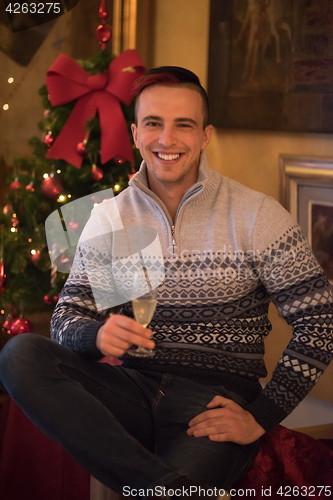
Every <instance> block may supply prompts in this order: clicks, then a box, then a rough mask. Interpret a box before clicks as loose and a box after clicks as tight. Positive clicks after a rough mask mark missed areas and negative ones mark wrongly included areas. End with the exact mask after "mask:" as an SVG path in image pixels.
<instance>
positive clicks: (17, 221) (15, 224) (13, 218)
mask: <svg viewBox="0 0 333 500" xmlns="http://www.w3.org/2000/svg"><path fill="white" fill-rule="evenodd" d="M19 223H20V222H19V220H18V218H17V217H12V226H13V227H17V226H18V225H19Z"/></svg>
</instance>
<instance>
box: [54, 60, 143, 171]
mask: <svg viewBox="0 0 333 500" xmlns="http://www.w3.org/2000/svg"><path fill="white" fill-rule="evenodd" d="M144 71H145V70H144V67H143V63H142V61H141V59H140V56H139V54H138V53H137V52H136V50H126V51H125V52H122V53H121V54H120V55H119V56H117V57H116V58H115V59H113V61H112V62H111V63H110V65H109V68H108V73H104V74H100V75H93V76H90V75H89V74H88V73H87V72H86V71H85V70H84V69H83V68H82V67H81V66H79V65H78V64H77V63H76V62H75V61H74V60H73V59H72V58H71V57H69V56H67V55H66V54H61V55H60V56H58V57H57V59H56V60H55V62H54V63H53V64H52V66H51V68H50V69H49V71H48V72H47V79H46V86H47V90H48V93H49V96H50V101H51V104H52V106H58V105H61V104H65V103H67V102H70V101H74V100H75V99H78V101H77V103H76V104H75V106H74V109H73V111H72V112H71V114H70V116H69V118H68V120H67V122H66V123H65V125H64V127H63V129H62V130H61V132H60V134H59V135H58V137H57V139H56V140H55V142H54V144H53V145H52V147H51V148H50V150H49V151H48V153H47V155H46V157H47V158H55V159H59V158H61V159H63V160H66V161H67V162H68V163H71V164H72V165H74V166H75V167H77V168H80V167H81V163H82V156H81V155H80V154H79V153H78V151H77V145H78V144H79V143H80V142H82V141H83V139H84V137H85V135H86V130H85V125H86V123H87V120H89V119H90V118H92V117H94V116H95V115H96V112H97V111H98V114H99V120H100V125H101V162H102V163H106V162H107V161H109V160H110V159H111V158H114V157H115V156H117V155H119V156H122V157H123V158H125V159H126V160H128V161H133V152H132V146H131V141H130V139H129V136H128V131H127V124H126V120H125V118H124V115H123V113H122V110H121V106H120V101H121V102H122V103H124V104H127V105H128V104H130V102H131V100H132V97H131V89H132V86H133V83H134V82H135V80H136V79H137V78H139V77H140V76H141V75H142V74H143V73H144Z"/></svg>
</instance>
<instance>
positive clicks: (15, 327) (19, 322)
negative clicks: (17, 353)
mask: <svg viewBox="0 0 333 500" xmlns="http://www.w3.org/2000/svg"><path fill="white" fill-rule="evenodd" d="M33 331H34V327H33V326H32V323H30V321H28V320H27V319H24V318H18V319H16V320H15V321H14V322H13V324H12V326H11V328H10V333H11V335H12V336H13V337H15V335H20V334H21V333H33Z"/></svg>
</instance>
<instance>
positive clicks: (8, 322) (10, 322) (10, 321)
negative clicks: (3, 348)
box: [2, 314, 16, 334]
mask: <svg viewBox="0 0 333 500" xmlns="http://www.w3.org/2000/svg"><path fill="white" fill-rule="evenodd" d="M15 320H16V317H15V316H12V315H11V314H8V316H7V319H6V320H5V321H4V323H3V325H2V329H3V330H4V331H5V333H8V334H10V329H11V327H12V325H13V323H14V321H15Z"/></svg>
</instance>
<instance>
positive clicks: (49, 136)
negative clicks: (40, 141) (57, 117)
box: [44, 130, 54, 148]
mask: <svg viewBox="0 0 333 500" xmlns="http://www.w3.org/2000/svg"><path fill="white" fill-rule="evenodd" d="M53 142H54V139H53V137H52V132H51V130H50V131H49V132H48V133H47V134H46V136H45V137H44V144H46V146H47V147H48V148H50V147H51V146H52V144H53Z"/></svg>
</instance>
